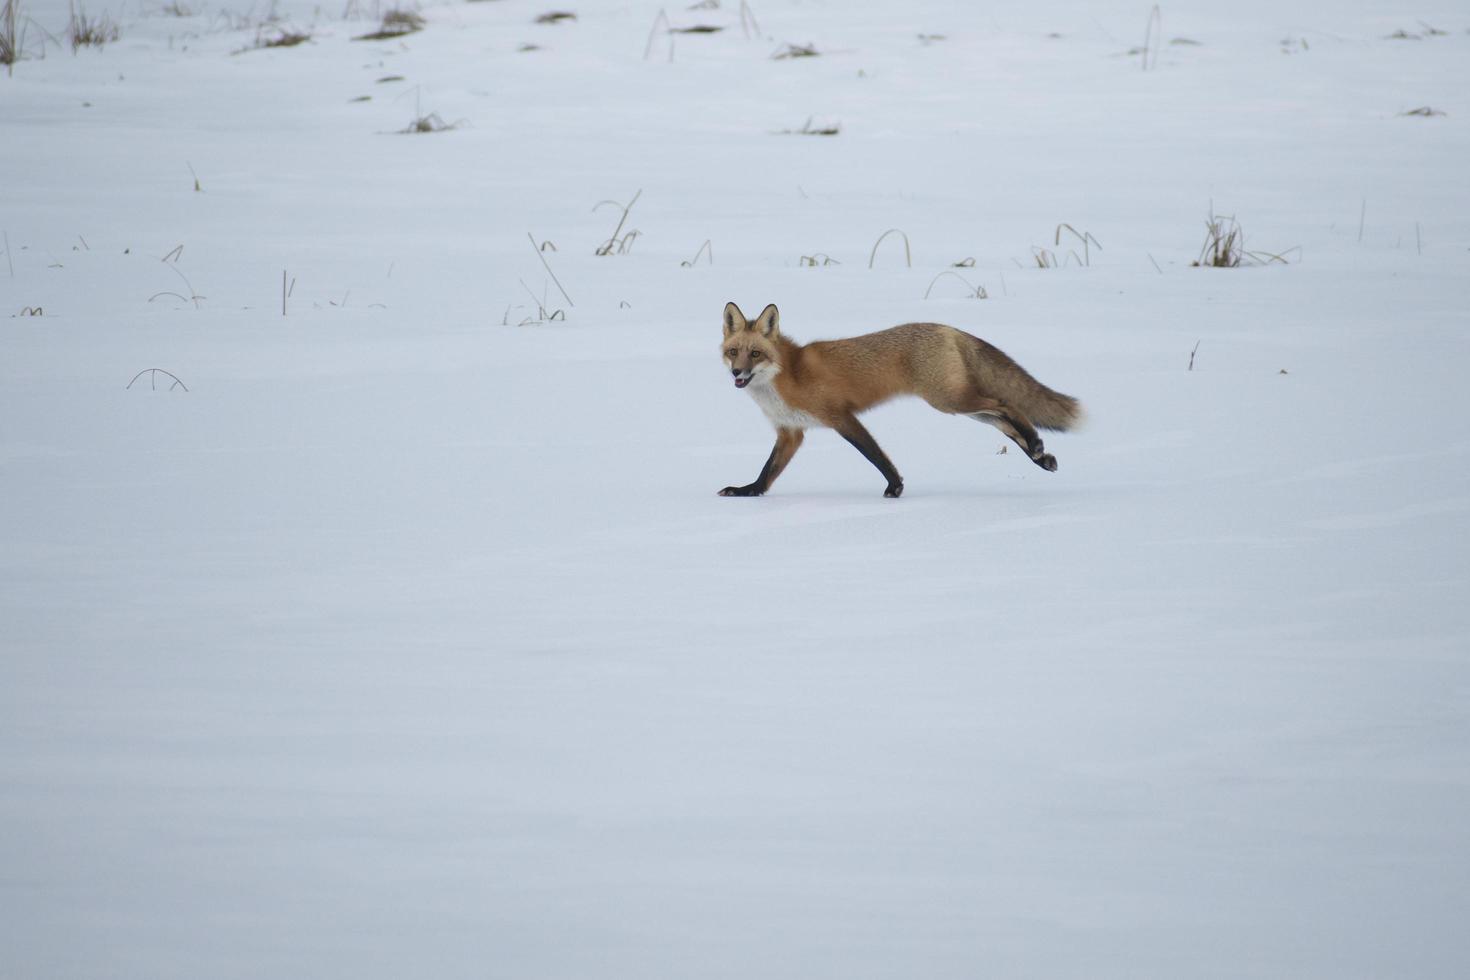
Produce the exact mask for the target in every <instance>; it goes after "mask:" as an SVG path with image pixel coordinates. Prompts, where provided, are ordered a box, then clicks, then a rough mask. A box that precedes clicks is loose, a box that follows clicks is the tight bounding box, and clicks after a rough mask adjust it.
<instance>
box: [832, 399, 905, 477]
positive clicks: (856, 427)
mask: <svg viewBox="0 0 1470 980" xmlns="http://www.w3.org/2000/svg"><path fill="white" fill-rule="evenodd" d="M837 432H838V434H839V435H841V436H842V438H844V439H846V440H847V441H848V442H850V443H852V444H853V446H855V447H856V448H857V451H858V452H860V453H862V454H863V458H864V459H866V460H867V461H868V462H870V463H872V464H873V465H874V466H876V467H878V472H879V473H882V474H883V479H885V480H887V481H888V486H887V488H886V489H885V490H884V491H883V496H885V497H897V496H898V495H899V494H901V493H903V477H901V476H899V475H898V468H897V467H896V466H894V465H893V462H892V461H891V460H889V458H888V457H887V456H886V455H885V454H884V453H883V450H882V448H880V447H879V445H878V440H876V439H874V438H873V436H872V435H871V434H870V433H869V432H868V430H867V429H865V428H863V424H862V423H861V422H859V421H858V420H857V416H855V415H849V416H848V417H847V418H845V419H843V420H842V424H841V425H839V426H837Z"/></svg>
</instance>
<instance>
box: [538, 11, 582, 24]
mask: <svg viewBox="0 0 1470 980" xmlns="http://www.w3.org/2000/svg"><path fill="white" fill-rule="evenodd" d="M576 19H577V15H576V14H574V13H572V12H571V11H570V10H548V11H547V12H546V13H544V14H542V15H541V16H539V17H537V18H536V23H538V24H560V23H561V22H562V21H564V20H576Z"/></svg>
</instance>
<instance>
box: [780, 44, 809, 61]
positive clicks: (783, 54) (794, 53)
mask: <svg viewBox="0 0 1470 980" xmlns="http://www.w3.org/2000/svg"><path fill="white" fill-rule="evenodd" d="M821 53H822V52H820V51H818V50H817V46H816V45H815V44H788V45H786V46H785V47H783V48H781V49H780V50H779V51H777V52H776V53H775V54H773V55H771V57H772V58H774V59H775V60H776V61H782V60H784V59H786V58H815V57H817V56H818V55H820V54H821Z"/></svg>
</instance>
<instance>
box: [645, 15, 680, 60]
mask: <svg viewBox="0 0 1470 980" xmlns="http://www.w3.org/2000/svg"><path fill="white" fill-rule="evenodd" d="M660 27H662V28H663V29H664V33H665V34H667V33H668V32H669V30H670V25H669V15H668V14H667V13H666V12H665V11H664V9H663V8H662V7H660V8H659V11H658V16H657V17H655V18H654V19H653V26H652V27H650V28H649V29H648V43H647V44H645V45H644V46H643V60H644V61H647V60H648V58H649V56H650V55H652V54H653V39H654V38H655V37H657V36H658V29H659V28H660ZM669 55H670V57H671V58H672V56H673V52H672V51H670V52H669Z"/></svg>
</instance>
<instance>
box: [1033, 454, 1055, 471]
mask: <svg viewBox="0 0 1470 980" xmlns="http://www.w3.org/2000/svg"><path fill="white" fill-rule="evenodd" d="M1031 462H1033V463H1035V464H1036V465H1037V466H1040V467H1041V468H1042V469H1044V470H1046V471H1047V472H1048V473H1055V472H1056V471H1057V458H1056V457H1055V456H1053V455H1052V454H1051V453H1042V454H1041V455H1040V456H1037V457H1036V458H1035V459H1033V460H1032V461H1031Z"/></svg>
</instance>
